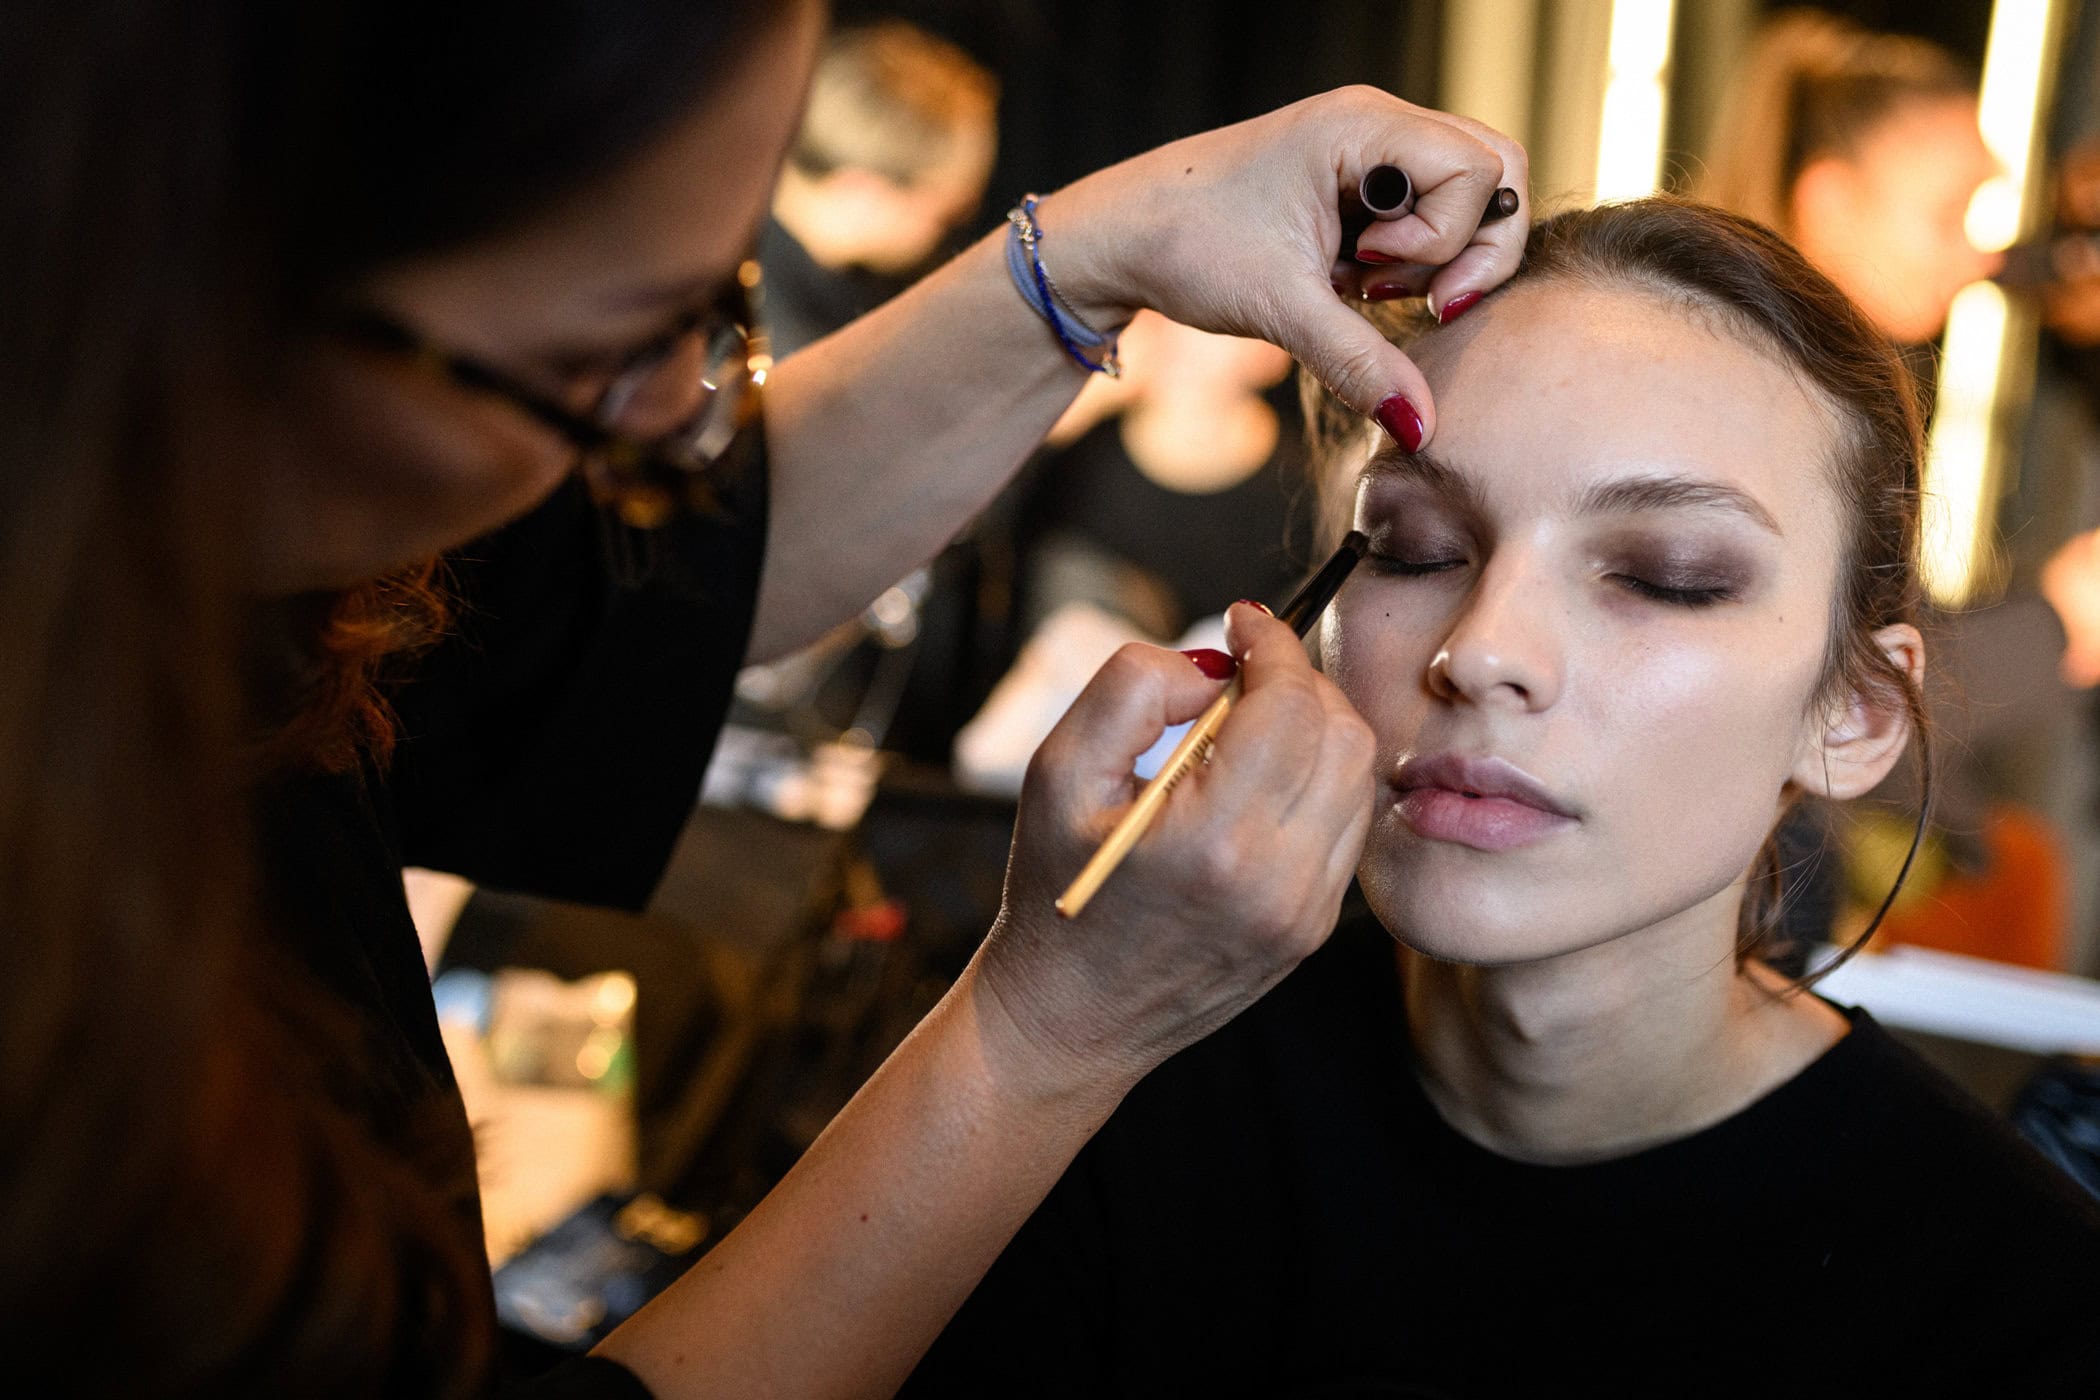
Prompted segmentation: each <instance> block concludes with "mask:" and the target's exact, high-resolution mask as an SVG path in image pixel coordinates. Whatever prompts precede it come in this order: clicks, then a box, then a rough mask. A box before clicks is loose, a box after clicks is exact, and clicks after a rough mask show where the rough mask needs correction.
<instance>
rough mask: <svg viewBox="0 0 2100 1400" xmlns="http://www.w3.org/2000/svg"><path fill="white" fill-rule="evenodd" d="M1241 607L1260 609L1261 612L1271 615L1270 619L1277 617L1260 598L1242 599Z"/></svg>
mask: <svg viewBox="0 0 2100 1400" xmlns="http://www.w3.org/2000/svg"><path fill="white" fill-rule="evenodd" d="M1240 606H1241V607H1243V608H1259V609H1260V610H1261V611H1263V612H1265V613H1269V616H1270V617H1274V616H1276V614H1275V613H1273V612H1269V605H1268V604H1267V603H1264V602H1263V601H1261V599H1259V598H1242V599H1240Z"/></svg>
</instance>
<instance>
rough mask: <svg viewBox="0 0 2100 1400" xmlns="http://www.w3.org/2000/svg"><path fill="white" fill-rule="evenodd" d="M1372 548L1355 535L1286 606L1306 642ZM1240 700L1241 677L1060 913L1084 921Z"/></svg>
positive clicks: (1193, 731)
mask: <svg viewBox="0 0 2100 1400" xmlns="http://www.w3.org/2000/svg"><path fill="white" fill-rule="evenodd" d="M1368 543H1369V542H1368V541H1367V540H1366V539H1365V538H1364V536H1363V534H1362V533H1361V532H1359V531H1355V530H1352V531H1350V532H1349V536H1348V538H1346V539H1344V540H1343V541H1342V547H1341V548H1340V549H1338V550H1336V551H1335V552H1334V557H1333V558H1331V559H1329V560H1328V561H1327V562H1326V563H1325V564H1323V565H1321V566H1320V571H1319V572H1318V573H1316V574H1314V575H1313V576H1312V577H1311V578H1309V579H1307V580H1306V582H1305V586H1304V587H1302V588H1300V589H1299V590H1298V591H1297V593H1296V594H1294V595H1292V597H1291V600H1290V602H1288V603H1286V604H1284V607H1283V611H1282V612H1280V613H1278V614H1277V617H1278V618H1279V619H1280V620H1281V621H1283V622H1286V623H1288V624H1290V627H1291V629H1292V630H1293V631H1295V632H1296V633H1297V634H1298V635H1299V636H1300V637H1303V636H1304V635H1305V634H1306V633H1308V632H1310V631H1311V630H1312V625H1313V623H1315V622H1317V621H1318V620H1319V618H1320V614H1321V613H1323V612H1325V611H1326V610H1327V605H1328V604H1329V603H1331V602H1333V601H1334V595H1335V594H1336V593H1338V592H1340V591H1341V587H1342V583H1343V582H1344V581H1345V580H1346V579H1347V578H1348V577H1349V571H1350V570H1352V569H1354V568H1355V567H1356V565H1357V561H1358V560H1360V559H1362V558H1363V556H1364V549H1365V547H1366V545H1367V544H1368ZM1239 698H1240V677H1238V676H1237V675H1235V676H1234V677H1233V678H1232V680H1231V682H1230V683H1229V684H1228V685H1226V687H1225V690H1224V693H1223V694H1221V695H1219V696H1218V698H1217V699H1216V700H1215V701H1213V702H1212V703H1211V706H1210V708H1209V709H1207V710H1205V711H1204V712H1203V714H1202V715H1201V717H1199V718H1198V719H1197V720H1196V722H1195V723H1194V724H1192V725H1190V726H1189V731H1188V733H1187V734H1185V735H1183V736H1182V739H1181V742H1180V743H1179V744H1176V745H1175V746H1174V751H1173V752H1172V753H1170V754H1168V755H1167V761H1166V762H1165V763H1163V764H1161V765H1160V768H1159V772H1158V773H1156V774H1155V775H1154V776H1153V778H1152V781H1150V782H1148V783H1146V784H1145V786H1144V788H1143V790H1141V791H1140V792H1139V793H1138V795H1137V800H1136V801H1135V802H1133V803H1131V804H1130V810H1129V811H1128V812H1125V813H1124V814H1123V819H1122V820H1121V821H1119V822H1117V823H1116V826H1115V830H1113V831H1111V832H1109V834H1108V839H1107V840H1105V841H1103V842H1102V843H1101V847H1100V849H1099V850H1097V851H1095V852H1094V854H1093V857H1092V858H1091V859H1089V860H1088V861H1087V863H1086V865H1085V866H1084V867H1083V868H1081V870H1080V872H1079V874H1078V876H1077V877H1076V878H1074V879H1073V881H1072V883H1071V884H1070V885H1069V886H1067V887H1066V889H1065V892H1064V893H1063V894H1062V895H1060V896H1059V897H1058V900H1057V912H1058V913H1060V914H1062V915H1064V916H1065V917H1066V918H1068V919H1073V918H1077V917H1078V916H1079V911H1080V910H1082V909H1084V908H1086V906H1087V901H1089V900H1091V899H1092V898H1093V897H1094V895H1095V893H1096V892H1098V891H1099V890H1100V888H1101V885H1102V882H1103V881H1105V880H1107V879H1108V877H1109V876H1110V875H1111V874H1113V873H1114V871H1115V868H1116V867H1117V866H1118V865H1120V864H1122V862H1123V857H1125V856H1127V855H1129V854H1130V851H1131V848H1132V847H1133V846H1135V845H1137V843H1138V839H1139V838H1140V837H1142V836H1143V835H1144V834H1145V831H1146V829H1147V828H1148V827H1150V826H1151V825H1152V820H1153V818H1154V817H1156V816H1157V815H1158V814H1159V809H1160V808H1161V807H1162V806H1164V805H1165V804H1166V800H1167V794H1168V793H1169V792H1171V791H1173V788H1174V785H1175V784H1176V783H1177V782H1179V781H1181V779H1182V777H1183V775H1185V774H1186V773H1187V772H1188V771H1189V770H1190V769H1191V768H1194V767H1195V766H1196V765H1197V764H1199V763H1204V762H1207V761H1208V760H1209V758H1210V751H1211V747H1212V745H1213V744H1214V743H1215V742H1216V738H1217V733H1218V730H1219V729H1220V728H1222V727H1223V726H1224V723H1225V717H1226V716H1227V715H1229V714H1231V713H1232V707H1233V704H1234V703H1235V702H1236V701H1237V700H1238V699H1239Z"/></svg>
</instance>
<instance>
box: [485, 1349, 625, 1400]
mask: <svg viewBox="0 0 2100 1400" xmlns="http://www.w3.org/2000/svg"><path fill="white" fill-rule="evenodd" d="M502 1400H653V1397H652V1396H651V1395H650V1393H649V1387H648V1386H646V1385H643V1384H642V1382H641V1380H640V1379H639V1378H638V1377H637V1376H636V1375H635V1374H634V1372H632V1371H630V1370H628V1369H627V1368H626V1367H625V1366H622V1365H621V1364H620V1363H619V1362H617V1361H607V1360H606V1359H605V1358H604V1357H602V1356H583V1357H578V1358H577V1359H576V1360H574V1361H568V1362H564V1363H563V1364H561V1365H560V1366H557V1367H555V1368H554V1369H553V1370H552V1371H549V1372H548V1373H547V1374H546V1375H544V1376H537V1377H534V1378H533V1379H532V1380H530V1381H526V1382H524V1383H523V1384H520V1385H515V1386H510V1387H507V1388H505V1390H504V1391H503V1395H502Z"/></svg>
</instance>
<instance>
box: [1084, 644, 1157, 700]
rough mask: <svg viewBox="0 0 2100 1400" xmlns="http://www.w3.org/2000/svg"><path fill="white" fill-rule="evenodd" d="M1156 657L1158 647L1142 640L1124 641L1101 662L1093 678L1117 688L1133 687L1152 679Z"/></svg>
mask: <svg viewBox="0 0 2100 1400" xmlns="http://www.w3.org/2000/svg"><path fill="white" fill-rule="evenodd" d="M1158 659H1159V648H1157V647H1149V646H1146V645H1145V644H1144V643H1143V642H1125V643H1123V645H1121V646H1119V647H1117V648H1116V650H1115V652H1114V653H1113V654H1112V655H1111V656H1110V657H1109V658H1108V660H1106V661H1104V662H1102V663H1101V669H1100V670H1099V671H1097V672H1095V673H1094V675H1095V679H1096V680H1097V681H1098V682H1100V683H1101V684H1104V685H1107V686H1110V687H1112V688H1114V689H1117V690H1131V689H1135V688H1136V687H1138V686H1140V685H1143V684H1145V683H1147V682H1148V681H1150V680H1151V679H1152V677H1153V675H1154V674H1155V671H1154V668H1155V666H1156V665H1157V663H1158Z"/></svg>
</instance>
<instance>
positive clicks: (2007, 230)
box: [1924, 0, 2063, 607]
mask: <svg viewBox="0 0 2100 1400" xmlns="http://www.w3.org/2000/svg"><path fill="white" fill-rule="evenodd" d="M2062 9H2063V7H2062V6H2060V5H2058V4H2057V3H2055V0H1998V3H1996V4H1994V5H1993V6H1992V7H1991V32H1990V41H1989V44H1988V46H1987V47H1986V48H1985V50H1984V56H1983V88H1982V91H1981V93H1980V94H1979V96H1978V105H1977V121H1978V124H1979V125H1980V126H1981V127H1982V129H1983V140H1984V144H1985V145H1986V146H1988V147H1990V151H1991V154H1992V155H1993V156H1995V157H1996V158H1997V160H1998V164H1999V166H2000V167H2001V169H2000V173H1999V174H1998V175H1997V176H1995V177H1994V178H1992V179H1990V180H1987V181H1985V182H1984V184H1983V185H1982V187H1981V188H1979V189H1978V190H1977V191H1976V194H1975V197H1974V198H1973V199H1971V200H1970V201H1969V213H1968V220H1967V225H1966V227H1967V231H1968V235H1969V239H1970V241H1971V242H1973V243H1975V244H1976V246H1977V247H1979V248H1983V249H1986V250H1998V249H2003V248H2009V247H2011V246H2012V245H2013V244H2014V243H2016V242H2018V241H2019V240H2020V237H2021V235H2022V234H2024V233H2025V232H2026V231H2027V229H2028V228H2029V227H2030V226H2031V225H2032V224H2033V223H2034V221H2035V217H2036V209H2037V206H2038V204H2039V194H2040V188H2041V183H2042V182H2041V180H2040V179H2039V178H2038V176H2039V173H2040V172H2039V171H2038V170H2037V168H2036V166H2035V155H2036V149H2037V145H2038V143H2039V140H2040V136H2041V129H2042V119H2043V116H2044V113H2043V110H2042V109H2043V106H2044V104H2045V102H2046V100H2047V92H2048V88H2049V80H2050V75H2051V73H2052V71H2053V67H2054V64H2055V62H2056V52H2057V50H2058V49H2059V48H2060V47H2061V41H2062V34H2061V29H2062V24H2061V21H2062V19H2063V13H2062ZM2032 322H2033V317H2032V315H2031V313H2029V314H2020V315H2015V314H2014V309H2013V307H2012V306H2011V304H2010V303H2009V302H2008V301H2007V300H2006V295H2005V293H2004V292H2003V291H2002V290H2000V289H1999V288H1998V287H1997V286H1996V285H1994V284H1991V283H1979V284H1977V285H1975V286H1972V287H1968V288H1966V289H1964V290H1963V291H1962V293H1961V295H1960V296H1958V297H1956V298H1955V301H1954V307H1953V310H1952V311H1951V312H1950V313H1949V314H1948V317H1947V331H1946V337H1945V339H1944V341H1943V342H1942V351H1941V356H1940V386H1939V396H1938V406H1937V408H1936V409H1935V411H1934V414H1933V421H1932V441H1931V443H1930V444H1929V446H1928V448H1927V451H1926V464H1925V489H1926V491H1927V492H1928V493H1929V495H1930V497H1931V511H1930V513H1929V514H1928V515H1927V518H1926V522H1925V526H1926V532H1925V540H1924V545H1925V559H1924V565H1925V586H1926V588H1927V589H1928V590H1929V591H1930V592H1931V594H1932V596H1933V598H1934V599H1935V600H1936V601H1938V602H1940V603H1941V604H1943V605H1946V606H1949V607H1958V606H1961V605H1962V604H1965V603H1967V602H1969V601H1971V600H1972V599H1973V598H1974V597H1975V596H1976V594H1977V592H1978V588H1979V585H1980V582H1981V574H1982V572H1983V568H1984V565H1985V562H1986V560H1987V559H1988V557H1989V553H1990V547H1991V542H1992V540H1993V538H1994V533H1995V528H1996V521H1995V519H1994V518H1993V517H1994V513H1995V507H1996V502H1997V498H1998V483H1999V481H2000V480H2001V478H2002V476H2003V469H2004V467H2005V464H2006V463H2007V462H2008V461H2009V460H2010V459H2011V457H2012V454H2013V453H2014V452H2015V451H2016V450H2017V448H2018V441H2017V436H2016V435H2013V434H2010V433H2008V431H2007V430H2006V425H2008V424H2010V423H2011V422H2012V421H2013V419H2014V415H2013V413H2012V412H2010V411H2009V408H2010V405H2009V404H2008V402H2007V400H2008V399H2014V398H2020V397H2022V394H2023V392H2024V386H2025V384H2026V379H2025V377H2024V376H2025V371H2026V368H2027V365H2028V362H2029V360H2030V358H2031V356H2032V355H2033V353H2034V330H2033V324H2032Z"/></svg>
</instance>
